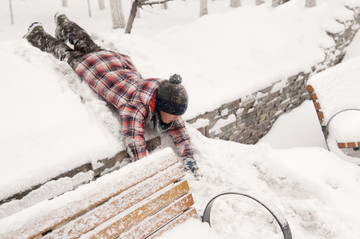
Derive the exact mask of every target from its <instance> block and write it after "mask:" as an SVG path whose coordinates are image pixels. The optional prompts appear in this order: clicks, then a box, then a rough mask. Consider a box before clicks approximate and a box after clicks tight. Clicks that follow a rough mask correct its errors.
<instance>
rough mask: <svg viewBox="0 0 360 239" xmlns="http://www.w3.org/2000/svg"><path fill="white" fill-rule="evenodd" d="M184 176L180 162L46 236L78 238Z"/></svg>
mask: <svg viewBox="0 0 360 239" xmlns="http://www.w3.org/2000/svg"><path fill="white" fill-rule="evenodd" d="M183 176H184V170H183V167H182V166H181V165H180V164H177V165H174V166H173V167H171V168H169V169H167V170H165V171H164V172H162V173H159V174H157V175H155V176H153V177H151V178H149V179H147V180H145V181H143V182H141V183H139V184H138V185H136V186H133V187H131V188H130V189H128V190H127V191H125V192H123V193H121V194H119V195H117V196H116V197H114V198H112V199H111V200H110V201H108V202H106V203H104V204H102V205H100V206H98V207H96V208H94V209H93V210H91V211H89V212H87V213H86V214H84V215H82V216H80V217H78V218H75V219H74V220H72V221H71V222H69V223H67V224H66V225H63V226H62V227H61V228H59V229H58V230H55V231H53V232H52V233H51V234H48V235H47V236H46V237H45V238H53V237H56V238H77V237H79V236H81V235H82V234H85V233H87V232H89V231H91V230H93V229H94V228H96V227H97V226H99V225H101V224H102V223H104V222H106V221H107V220H109V219H111V218H112V217H114V216H116V215H118V214H119V213H121V212H123V211H125V210H126V209H128V208H130V207H132V206H134V205H135V204H137V203H139V202H141V201H142V200H144V199H145V198H147V197H149V196H151V195H152V194H154V193H156V192H157V191H159V190H161V189H163V188H165V187H167V186H168V185H171V184H173V183H174V182H175V181H178V180H179V179H180V178H182V177H183Z"/></svg>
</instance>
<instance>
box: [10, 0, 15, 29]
mask: <svg viewBox="0 0 360 239" xmlns="http://www.w3.org/2000/svg"><path fill="white" fill-rule="evenodd" d="M9 6H10V22H11V24H14V14H13V9H12V3H11V0H9Z"/></svg>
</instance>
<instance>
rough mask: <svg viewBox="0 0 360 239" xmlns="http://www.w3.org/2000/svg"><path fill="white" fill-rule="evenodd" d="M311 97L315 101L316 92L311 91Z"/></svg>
mask: <svg viewBox="0 0 360 239" xmlns="http://www.w3.org/2000/svg"><path fill="white" fill-rule="evenodd" d="M311 98H312V100H313V101H317V99H318V97H317V95H316V93H312V94H311Z"/></svg>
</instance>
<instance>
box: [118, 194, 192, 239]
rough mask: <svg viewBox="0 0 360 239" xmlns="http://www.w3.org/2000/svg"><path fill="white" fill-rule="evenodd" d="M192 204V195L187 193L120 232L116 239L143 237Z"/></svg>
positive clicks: (138, 238) (180, 213)
mask: <svg viewBox="0 0 360 239" xmlns="http://www.w3.org/2000/svg"><path fill="white" fill-rule="evenodd" d="M193 204H194V200H193V197H192V195H191V194H189V193H188V194H186V195H185V196H183V197H181V198H180V199H179V200H177V201H175V202H173V203H172V204H170V205H169V206H167V207H166V208H164V209H162V210H161V211H159V212H158V213H156V214H154V215H153V216H151V217H148V218H147V219H146V220H144V221H142V222H141V223H139V224H138V225H136V226H134V227H132V228H131V229H130V230H128V231H126V232H124V233H122V234H121V235H120V236H119V237H118V239H140V238H141V239H142V238H145V237H146V236H148V235H150V234H151V233H153V232H155V231H156V230H158V229H160V228H161V227H162V226H163V225H164V224H166V223H168V222H170V221H171V220H173V219H174V218H176V217H178V216H180V215H182V214H183V213H184V211H185V210H186V209H188V208H190V207H191V206H192V205H193Z"/></svg>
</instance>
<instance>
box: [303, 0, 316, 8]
mask: <svg viewBox="0 0 360 239" xmlns="http://www.w3.org/2000/svg"><path fill="white" fill-rule="evenodd" d="M305 7H316V0H306V1H305Z"/></svg>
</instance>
